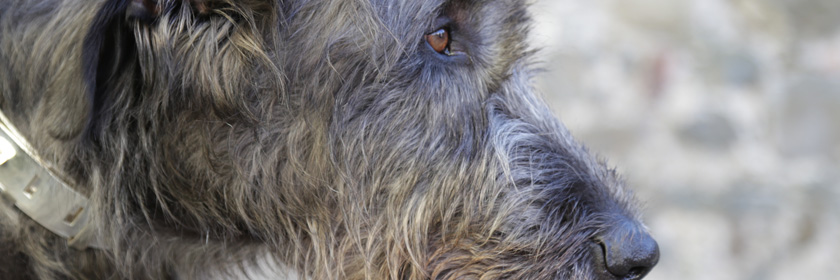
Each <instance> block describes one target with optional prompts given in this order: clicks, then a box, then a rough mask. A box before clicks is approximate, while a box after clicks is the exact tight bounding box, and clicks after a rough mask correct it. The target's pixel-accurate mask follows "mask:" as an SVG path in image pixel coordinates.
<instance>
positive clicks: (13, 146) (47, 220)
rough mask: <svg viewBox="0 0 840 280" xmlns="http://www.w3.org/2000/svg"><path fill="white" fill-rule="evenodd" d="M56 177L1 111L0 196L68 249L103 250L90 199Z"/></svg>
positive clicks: (55, 172)
mask: <svg viewBox="0 0 840 280" xmlns="http://www.w3.org/2000/svg"><path fill="white" fill-rule="evenodd" d="M56 174H59V173H58V172H57V171H56V170H55V169H53V168H51V167H50V165H49V164H47V163H46V162H45V161H44V160H41V158H40V157H38V155H37V153H35V150H34V149H32V146H30V145H29V143H28V142H27V141H26V139H25V138H24V137H22V136H21V134H20V133H19V132H18V131H17V129H16V128H15V126H14V125H13V124H12V122H10V121H9V119H8V118H6V115H4V114H3V112H2V111H0V194H2V195H3V196H5V197H6V198H7V199H10V200H11V201H13V202H14V205H15V206H16V207H17V208H18V209H19V210H20V211H21V212H23V213H24V214H26V215H27V216H29V218H31V219H32V220H34V221H36V222H38V223H39V224H40V225H41V226H43V227H45V228H47V229H48V230H50V231H52V232H53V233H55V234H57V235H58V236H61V237H63V238H66V239H67V242H68V245H70V246H72V247H74V248H77V249H85V248H88V247H90V248H100V249H101V248H104V246H102V242H101V240H98V239H97V238H94V235H95V234H94V232H95V229H92V228H91V226H90V224H91V223H90V219H89V214H88V213H89V212H90V209H89V206H90V205H89V203H88V198H87V197H85V196H84V195H82V194H81V193H78V192H76V191H75V190H73V189H72V188H70V187H69V186H68V184H67V183H65V181H64V180H62V179H61V178H60V177H58V176H56ZM7 209H12V208H7ZM12 211H14V210H12Z"/></svg>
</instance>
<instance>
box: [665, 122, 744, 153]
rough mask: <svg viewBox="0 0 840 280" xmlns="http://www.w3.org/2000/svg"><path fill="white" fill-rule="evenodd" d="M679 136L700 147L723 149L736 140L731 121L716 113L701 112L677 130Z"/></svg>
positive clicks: (686, 141)
mask: <svg viewBox="0 0 840 280" xmlns="http://www.w3.org/2000/svg"><path fill="white" fill-rule="evenodd" d="M678 135H679V138H680V139H681V140H682V141H683V142H685V143H687V144H690V145H694V146H697V147H700V148H705V149H710V150H715V151H724V150H727V149H729V148H730V147H731V146H732V144H733V143H734V142H735V140H737V134H736V131H735V128H734V126H733V125H732V122H731V121H730V120H729V119H727V118H726V117H724V116H722V115H720V114H717V113H703V114H699V115H697V116H695V118H694V119H693V120H692V121H690V122H689V123H688V124H686V125H685V126H683V127H682V128H680V129H679V131H678Z"/></svg>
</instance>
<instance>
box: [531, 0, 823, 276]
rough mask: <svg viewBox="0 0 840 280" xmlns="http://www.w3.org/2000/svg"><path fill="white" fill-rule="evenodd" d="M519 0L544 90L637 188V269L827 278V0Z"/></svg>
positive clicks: (576, 130) (676, 273)
mask: <svg viewBox="0 0 840 280" xmlns="http://www.w3.org/2000/svg"><path fill="white" fill-rule="evenodd" d="M532 10H533V12H534V14H535V22H534V27H535V32H534V34H532V38H533V41H534V44H535V45H538V46H544V49H543V50H542V52H541V53H540V55H539V56H538V57H537V58H538V59H539V60H540V61H541V62H542V64H541V66H542V67H544V68H545V69H546V73H543V75H541V76H540V77H539V79H538V81H537V82H538V85H539V88H540V90H541V91H542V92H543V93H544V96H545V99H546V100H547V101H548V102H549V104H550V105H551V106H552V108H553V109H554V110H555V111H556V113H557V114H558V115H559V116H560V117H561V119H562V120H563V121H564V122H565V123H566V125H567V126H568V127H569V128H570V129H571V130H572V132H573V133H574V134H575V135H576V136H577V137H578V138H579V139H581V140H582V141H583V142H585V143H587V144H588V145H589V147H590V148H591V149H592V150H594V151H596V152H597V153H599V154H601V155H603V156H604V157H606V158H609V159H610V161H611V164H612V165H615V166H617V167H619V170H620V171H621V173H622V174H624V176H625V177H626V179H627V181H628V183H629V184H631V185H632V186H633V188H635V189H636V192H637V196H638V197H639V198H640V199H641V200H643V201H645V202H646V203H645V213H646V222H647V224H648V226H649V227H650V230H651V232H652V234H653V235H654V237H656V238H657V240H658V241H659V243H660V247H661V250H662V259H661V261H660V264H659V266H658V267H657V268H656V269H655V270H654V271H653V272H652V273H651V274H650V276H649V277H648V278H646V279H652V280H659V279H669V280H671V279H710V280H711V279H714V280H727V279H733V280H734V279H738V280H741V279H756V280H759V279H838V278H840V264H838V260H840V1H837V0H586V1H579V0H542V1H537V2H536V3H535V4H534V6H533V7H532Z"/></svg>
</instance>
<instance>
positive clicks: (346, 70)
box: [32, 0, 658, 279]
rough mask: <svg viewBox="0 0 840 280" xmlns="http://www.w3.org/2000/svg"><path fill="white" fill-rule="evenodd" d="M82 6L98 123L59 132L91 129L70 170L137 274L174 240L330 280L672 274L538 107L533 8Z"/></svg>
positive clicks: (77, 137)
mask: <svg viewBox="0 0 840 280" xmlns="http://www.w3.org/2000/svg"><path fill="white" fill-rule="evenodd" d="M68 5H69V4H68ZM74 5H78V7H81V9H79V10H78V13H79V15H89V17H85V16H80V17H79V18H81V19H86V18H89V19H90V21H87V20H80V21H81V22H83V23H84V25H85V26H89V29H87V33H86V35H85V37H84V39H83V42H82V43H81V46H82V47H81V49H82V51H81V60H80V61H79V62H78V64H79V65H78V66H79V69H81V70H80V72H81V73H82V76H83V78H84V79H83V80H84V82H85V87H84V88H85V90H84V91H80V92H74V93H71V94H69V96H83V97H84V98H81V99H82V100H84V102H82V103H83V104H84V105H80V106H72V107H73V108H76V109H75V110H84V111H85V112H86V113H85V114H84V115H86V116H87V117H85V118H78V119H72V118H71V119H67V120H58V118H52V119H53V120H55V122H57V123H62V122H66V123H67V124H69V125H65V126H69V127H81V128H80V129H78V130H72V129H70V130H69V131H70V132H65V133H62V135H65V136H64V137H62V138H64V140H62V141H69V142H71V143H73V144H72V145H73V148H72V150H73V158H74V159H75V161H73V160H71V161H70V162H71V164H67V165H66V166H65V168H64V169H65V171H67V173H68V174H71V176H73V177H75V180H76V181H78V182H80V185H82V188H86V189H87V190H88V192H90V193H91V200H92V201H94V202H93V203H95V204H96V209H98V210H99V212H98V214H94V216H95V218H96V221H97V222H98V223H100V224H101V225H102V226H103V228H104V230H103V233H102V234H103V235H104V236H105V238H106V239H108V240H109V242H110V243H109V244H111V246H110V247H112V248H116V249H114V251H113V252H112V254H116V257H114V261H115V262H117V263H118V265H117V267H124V268H125V267H132V266H139V265H144V264H145V265H147V264H148V263H150V261H148V260H143V258H151V257H149V256H146V255H143V254H140V253H138V252H141V251H144V250H145V251H165V250H163V249H162V247H165V246H170V245H172V244H173V243H179V244H180V245H179V246H182V247H181V248H190V249H189V250H191V252H200V251H201V250H211V249H210V248H215V249H213V250H214V252H219V251H224V250H219V249H218V248H220V246H223V245H225V244H240V245H241V246H239V245H237V246H234V247H237V248H229V247H225V248H226V249H225V250H230V251H238V252H242V253H243V254H245V253H248V252H250V251H249V250H251V248H254V246H259V245H261V244H266V245H267V247H268V248H269V249H268V251H269V252H271V255H272V256H273V257H274V259H276V260H277V261H278V262H280V263H282V264H284V265H286V266H289V267H290V268H292V269H294V270H297V271H298V272H299V273H301V274H304V275H308V276H310V277H312V278H314V279H329V278H350V279H357V278H374V279H382V278H395V279H425V278H433V279H479V278H511V279H640V278H641V277H643V276H644V275H645V274H646V273H647V272H648V271H649V270H650V269H651V268H652V267H653V265H655V263H656V261H657V260H658V248H657V245H656V243H655V242H654V241H653V239H651V238H650V236H648V235H647V234H646V233H645V229H644V227H643V226H642V225H641V223H640V221H639V216H638V213H637V211H636V206H635V204H634V201H633V196H632V194H631V192H630V191H629V190H628V189H626V188H625V187H624V185H623V183H622V182H621V180H619V179H618V178H617V176H616V175H615V173H614V172H613V171H612V170H610V169H608V168H607V167H605V165H604V164H603V163H601V162H599V161H598V160H596V159H595V158H594V157H592V156H591V155H590V154H589V153H588V151H586V149H585V148H583V146H581V145H580V144H578V143H577V142H575V141H574V139H573V138H572V137H571V135H570V133H569V132H568V131H567V130H566V129H565V128H564V127H563V125H562V124H561V123H560V122H559V121H557V120H556V118H555V117H553V116H552V115H551V114H550V111H549V110H548V109H547V108H546V106H545V105H544V104H543V103H542V102H541V101H540V100H539V99H538V98H537V97H536V94H535V93H534V90H533V88H532V86H531V81H530V79H531V77H532V75H534V74H535V72H536V71H535V70H534V68H533V61H534V60H535V57H534V53H535V52H534V51H533V50H532V49H531V48H530V47H529V46H528V44H527V42H526V41H527V36H528V35H527V34H528V25H529V18H528V12H527V9H526V6H525V4H524V1H521V0H489V1H471V0H449V1H442V0H434V1H409V0H393V1H392V0H386V1H381V0H353V1H345V0H335V1H327V0H325V1H303V0H300V1H296V0H291V1H257V0H245V1H225V0H189V1H187V0H160V1H154V0H131V1H125V0H123V1H117V0H109V1H105V2H104V3H102V4H96V5H95V6H94V5H93V4H90V3H86V4H74ZM59 15H61V14H59ZM32 94H34V93H32ZM68 98H70V97H68ZM53 107H56V108H57V109H56V110H58V111H61V110H70V109H67V108H66V106H65V107H62V106H61V105H60V104H59V105H54V106H53ZM67 115H74V114H67ZM62 125H64V123H62ZM74 131H75V132H74ZM67 135H70V136H72V137H70V136H67ZM67 139H71V140H67ZM144 240H145V241H149V240H153V242H151V243H154V244H158V245H154V246H153V248H151V249H148V248H140V246H139V245H136V244H149V243H148V242H143V241H144ZM161 240H175V241H172V242H171V243H167V242H166V241H161ZM166 244H170V245H166ZM255 244H256V245H255ZM155 246H156V247H155ZM170 248H172V247H170ZM167 252H171V251H167ZM120 254H122V255H120ZM173 254H175V255H177V253H173ZM150 255H155V256H156V258H159V259H161V263H165V262H166V259H167V258H174V257H172V256H167V255H165V254H163V253H161V254H150ZM138 259H141V260H140V261H137V260H138ZM131 262H135V263H139V264H132V263H131ZM180 262H184V261H180ZM161 266H165V265H161ZM126 273H128V272H126Z"/></svg>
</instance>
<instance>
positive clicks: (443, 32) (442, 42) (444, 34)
mask: <svg viewBox="0 0 840 280" xmlns="http://www.w3.org/2000/svg"><path fill="white" fill-rule="evenodd" d="M426 42H428V43H429V46H431V47H432V49H434V50H435V51H436V52H438V53H440V54H445V55H449V42H450V37H449V30H447V29H446V28H441V29H438V30H437V31H435V32H432V33H429V34H426Z"/></svg>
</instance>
